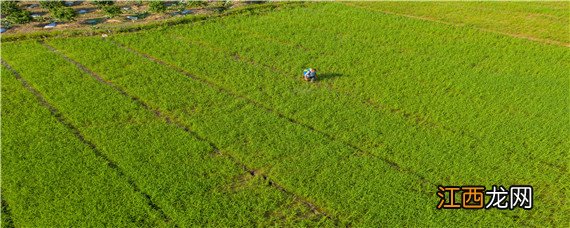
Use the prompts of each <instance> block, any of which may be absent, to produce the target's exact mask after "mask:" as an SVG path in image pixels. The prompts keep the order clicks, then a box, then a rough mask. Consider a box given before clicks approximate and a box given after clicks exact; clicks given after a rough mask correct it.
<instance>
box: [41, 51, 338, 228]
mask: <svg viewBox="0 0 570 228" xmlns="http://www.w3.org/2000/svg"><path fill="white" fill-rule="evenodd" d="M40 43H41V44H42V45H43V46H45V47H46V48H48V49H49V50H50V51H51V52H53V53H55V54H57V55H59V56H60V57H62V58H64V59H65V60H66V61H68V62H69V63H71V64H73V65H75V66H76V67H78V68H79V69H80V70H82V71H83V72H84V73H87V74H89V75H90V76H91V77H93V78H94V79H96V80H97V81H99V82H100V83H103V84H105V85H107V86H109V87H111V88H112V89H114V90H116V91H117V92H119V93H120V94H121V95H123V96H126V97H128V98H130V99H131V100H132V101H134V102H135V103H136V104H138V105H140V106H141V107H143V108H144V109H145V110H147V111H150V112H152V113H154V114H155V116H156V117H158V118H162V119H163V120H164V121H165V122H166V123H167V124H171V125H174V126H176V127H178V128H179V129H182V130H183V131H185V132H186V133H188V134H189V135H190V136H192V137H194V138H196V139H198V140H200V141H202V142H205V143H207V144H208V145H209V146H210V147H211V148H212V151H213V152H214V153H216V154H219V155H221V156H223V157H225V158H227V159H228V160H230V161H232V162H234V163H235V164H237V165H238V166H240V167H241V168H242V169H243V170H244V171H246V172H247V173H249V174H250V175H251V176H254V177H256V176H259V177H261V178H263V180H265V181H267V182H268V184H269V186H272V187H274V188H275V189H277V190H278V191H280V192H282V193H284V194H287V195H289V196H291V197H293V199H295V200H299V202H301V203H303V204H304V205H305V206H307V207H308V208H309V209H310V210H311V211H312V212H313V213H314V214H316V215H323V216H324V217H326V218H328V219H330V220H331V221H333V223H334V224H335V225H338V224H339V223H340V220H339V219H338V218H335V217H333V216H331V215H330V214H329V213H328V212H325V210H324V209H323V208H321V207H319V206H317V205H316V204H315V203H312V202H311V201H310V200H308V199H305V198H303V197H301V196H298V195H297V194H295V193H293V192H291V191H289V190H287V189H285V188H284V187H283V186H281V185H280V184H278V183H277V182H275V181H274V180H272V179H271V178H270V177H268V176H267V175H265V174H263V173H258V172H256V171H255V170H253V169H251V168H249V167H248V166H247V165H245V164H244V163H242V162H241V161H239V160H238V159H236V158H235V157H234V156H232V155H230V154H227V153H222V151H221V150H220V149H219V148H218V147H217V146H216V145H215V144H214V143H213V142H211V141H210V140H208V139H206V138H204V137H202V136H200V135H199V134H198V133H197V132H194V131H193V130H191V129H190V128H189V127H188V126H186V125H184V124H183V123H181V122H180V121H177V120H176V119H174V118H171V117H170V116H168V115H167V114H165V113H163V112H160V111H159V110H158V109H155V108H152V107H151V106H150V105H148V104H147V103H145V102H144V101H142V100H141V99H140V98H138V97H136V96H133V95H130V94H129V93H127V92H126V91H125V90H123V89H122V88H120V87H119V86H117V85H115V84H113V83H112V82H110V81H107V80H105V79H103V78H102V77H101V76H99V75H98V74H96V73H95V72H93V71H91V70H90V69H88V68H87V67H86V66H84V65H83V64H81V63H79V62H77V61H75V60H73V59H71V58H69V57H68V56H66V55H64V54H63V53H61V52H59V51H58V50H57V49H55V48H54V47H52V46H50V45H49V44H46V43H45V42H43V41H40Z"/></svg>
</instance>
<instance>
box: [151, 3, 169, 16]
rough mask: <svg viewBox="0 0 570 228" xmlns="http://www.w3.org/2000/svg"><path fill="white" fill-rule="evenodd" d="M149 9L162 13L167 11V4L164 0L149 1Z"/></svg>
mask: <svg viewBox="0 0 570 228" xmlns="http://www.w3.org/2000/svg"><path fill="white" fill-rule="evenodd" d="M148 7H149V10H150V11H151V12H155V13H162V12H164V11H166V6H165V5H164V3H163V2H162V1H154V2H149V3H148Z"/></svg>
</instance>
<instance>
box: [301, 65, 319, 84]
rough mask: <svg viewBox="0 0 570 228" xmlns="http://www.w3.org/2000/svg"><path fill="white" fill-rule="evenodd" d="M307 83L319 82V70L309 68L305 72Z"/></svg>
mask: <svg viewBox="0 0 570 228" xmlns="http://www.w3.org/2000/svg"><path fill="white" fill-rule="evenodd" d="M303 77H304V78H305V81H310V82H314V81H316V80H317V70H316V69H315V68H307V69H305V70H304V71H303Z"/></svg>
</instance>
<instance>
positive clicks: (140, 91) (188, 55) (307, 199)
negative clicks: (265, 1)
mask: <svg viewBox="0 0 570 228" xmlns="http://www.w3.org/2000/svg"><path fill="white" fill-rule="evenodd" d="M359 4H360V3H359ZM426 4H427V3H426ZM449 4H451V3H449ZM455 4H456V3H455ZM473 4H474V3H473ZM473 4H468V5H473ZM481 4H482V3H481ZM351 5H352V4H351ZM387 5H390V4H388V3H375V4H373V3H370V4H369V5H368V4H367V5H366V7H365V8H361V7H360V6H359V7H352V6H351V7H347V6H346V5H344V4H340V3H331V4H321V3H319V4H307V5H306V6H305V7H293V8H287V9H282V10H279V11H276V12H272V13H267V14H260V15H235V16H232V17H224V18H216V19H212V20H208V21H203V22H199V23H194V24H192V25H178V26H172V27H163V28H158V29H154V30H147V31H141V32H136V33H130V34H120V35H115V36H111V37H109V38H106V39H101V38H97V37H91V38H88V37H80V38H66V39H51V40H47V41H46V42H47V44H48V45H50V46H53V47H54V48H55V49H56V50H57V53H54V52H52V51H50V50H49V48H47V47H45V46H42V45H41V44H39V43H36V42H14V43H9V44H4V45H3V47H2V48H3V49H2V50H3V51H2V54H3V59H4V60H5V61H6V62H8V63H9V64H10V65H12V66H13V67H14V69H16V71H18V72H20V73H21V75H22V77H24V78H25V79H26V80H28V81H30V84H32V85H33V86H34V87H36V88H37V89H38V91H39V92H40V93H41V94H42V95H43V96H45V98H46V100H47V101H48V102H49V103H50V104H53V106H54V107H56V108H57V109H58V110H60V111H61V113H62V114H63V116H65V118H66V119H68V120H69V122H71V123H72V124H73V125H74V126H76V127H77V129H79V131H80V132H81V133H82V134H84V135H85V138H86V139H88V140H89V141H91V142H92V143H93V144H94V145H95V146H96V147H97V148H98V149H99V150H100V151H101V152H102V153H103V154H105V155H106V156H108V157H109V159H110V160H112V161H114V162H116V164H117V166H118V167H121V169H123V170H124V173H125V175H126V176H128V177H130V178H132V180H133V182H134V184H136V186H139V187H140V190H141V192H145V193H147V194H148V195H149V196H150V198H151V199H152V201H153V202H155V203H156V205H157V206H158V207H159V208H160V209H161V210H162V211H163V212H164V214H165V215H167V216H168V217H170V218H171V220H168V219H167V222H169V223H170V224H178V225H182V226H188V225H193V224H209V225H213V226H226V225H255V224H257V225H260V224H266V225H267V224H273V225H279V224H281V225H284V224H288V225H299V224H305V225H316V224H320V225H324V226H330V225H333V224H335V223H340V225H356V226H378V225H387V224H389V225H392V226H404V225H406V226H454V225H478V226H484V225H497V224H500V225H502V226H516V225H530V226H537V225H545V224H547V225H553V226H556V225H562V226H563V225H564V224H565V223H567V221H568V215H567V214H568V213H566V212H568V210H569V207H568V206H567V205H566V203H565V202H566V201H567V198H566V194H565V192H564V191H565V189H566V188H567V187H568V184H567V183H568V177H567V176H568V175H567V163H568V161H567V157H568V154H567V152H568V150H569V148H570V145H569V144H568V142H567V140H566V139H567V138H568V134H569V132H568V128H567V126H568V124H569V121H568V118H567V116H568V113H569V109H568V105H567V104H568V98H569V97H570V93H569V90H568V88H569V87H568V76H567V72H568V71H569V70H570V65H569V64H568V63H566V62H565V61H563V60H565V59H568V57H569V54H570V53H569V52H568V49H567V47H564V46H559V45H553V44H551V43H541V42H539V41H536V40H535V41H531V40H527V39H521V38H517V37H513V36H508V35H503V34H499V33H495V32H489V31H487V30H489V29H491V30H501V29H502V26H501V25H496V27H495V28H488V27H484V26H483V25H479V24H477V23H478V22H477V19H476V18H478V15H473V17H471V20H472V21H474V22H473V23H474V26H467V27H465V26H463V27H462V26H454V25H449V24H445V23H435V22H433V21H429V20H418V19H415V18H410V17H402V16H398V15H392V14H386V13H382V12H378V11H377V10H375V9H382V10H385V9H384V8H382V7H386V6H387ZM424 5H425V4H424ZM538 5H539V4H538V3H537V4H533V5H529V6H528V7H526V8H525V6H524V5H522V4H518V5H516V4H512V5H507V4H503V3H501V4H500V6H497V7H499V8H501V7H506V8H508V9H511V10H515V11H516V12H531V11H533V10H535V9H536V7H538ZM396 6H397V5H396ZM420 6H421V5H419V6H418V7H420ZM485 6H487V7H494V6H493V5H492V4H491V3H486V4H485ZM425 7H427V6H425ZM449 7H450V8H453V7H455V5H453V6H449ZM544 7H545V8H552V5H551V4H550V3H548V4H544ZM438 9H440V8H438V7H435V6H434V7H432V10H431V11H429V12H435V13H433V14H434V17H436V16H437V15H440V13H438V12H440V11H438ZM549 12H550V11H549ZM553 12H557V11H556V10H555V9H554V11H553ZM523 14H524V13H520V15H523ZM291 15H295V16H291ZM339 15H340V16H339ZM446 15H447V16H448V17H451V16H449V15H448V14H446ZM441 17H442V18H443V17H444V16H441ZM500 18H501V17H500V16H497V18H496V19H497V20H500ZM438 20H444V19H441V18H440V19H438ZM508 23H515V22H514V21H510V22H508ZM537 23H538V22H537ZM482 28H483V29H484V30H481V29H482ZM501 31H503V30H501ZM504 31H506V32H509V30H504ZM517 31H520V29H517ZM545 33H548V34H553V33H555V32H553V31H548V32H545ZM556 35H557V34H554V35H553V36H556ZM558 35H559V34H558ZM537 37H538V35H537ZM542 38H545V37H542ZM547 38H548V37H547ZM545 39H546V38H545ZM549 39H550V38H549ZM58 53H59V54H58ZM62 55H63V56H67V57H69V58H70V59H72V61H77V62H79V63H80V64H81V65H82V67H85V68H86V69H88V70H89V71H91V72H93V73H94V74H95V75H96V76H97V77H100V79H99V81H98V80H96V79H94V78H93V77H92V76H93V75H89V74H88V73H85V72H83V71H81V69H80V68H81V67H79V68H78V67H77V66H75V65H74V64H73V63H70V62H69V61H66V60H65V59H64V58H62ZM36 62H37V63H39V62H41V63H42V64H34V65H31V64H30V63H36ZM306 67H315V68H317V69H319V73H320V76H321V78H320V80H319V82H318V83H315V84H309V83H305V82H303V81H301V80H300V72H301V71H302V69H304V68H306ZM3 73H4V72H3ZM3 90H4V89H3ZM3 110H4V109H3ZM155 112H158V113H160V115H159V116H157V115H155ZM164 117H168V121H165V119H164ZM183 128H187V129H189V131H191V132H193V133H191V134H188V132H187V131H185V130H184V129H183ZM211 145H215V146H216V148H218V149H219V150H220V151H221V154H216V153H214V151H212V147H211ZM14 160H17V159H14ZM240 165H245V166H246V169H247V170H248V171H250V172H253V173H255V175H254V176H253V177H252V176H251V175H249V174H247V171H244V170H243V169H242V168H240ZM266 178H269V179H270V180H269V182H271V185H268V180H264V179H266ZM181 180H188V181H181ZM190 180H191V181H190ZM472 184H477V185H484V186H486V187H487V188H490V187H491V185H506V186H509V185H515V184H530V185H532V186H533V187H534V189H535V195H534V197H535V198H534V200H535V208H533V210H530V211H523V210H514V211H498V210H476V211H470V210H459V211H436V210H435V205H436V204H437V202H438V198H437V196H435V192H436V190H437V185H472ZM554 186H558V187H559V188H557V187H554ZM3 189H4V186H3ZM4 195H5V193H3V196H4ZM11 197H12V196H11V195H10V194H7V195H6V198H7V199H10V198H11ZM8 203H9V204H10V205H11V204H12V203H11V202H8ZM307 205H313V206H314V207H317V208H316V211H317V212H315V211H314V210H310V209H309V207H310V206H307ZM394 211H397V213H394ZM322 213H324V214H325V215H326V216H324V215H323V214H322ZM19 216H20V215H19V213H16V212H15V211H14V210H12V217H13V220H14V223H15V224H19V221H20V220H18V219H19ZM163 220H164V219H163Z"/></svg>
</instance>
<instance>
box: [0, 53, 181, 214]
mask: <svg viewBox="0 0 570 228" xmlns="http://www.w3.org/2000/svg"><path fill="white" fill-rule="evenodd" d="M2 65H4V66H5V67H6V68H7V69H8V70H10V71H11V72H12V73H13V74H14V76H15V77H16V79H18V80H19V81H20V82H21V83H22V86H24V87H25V88H26V89H27V90H28V91H29V92H30V93H32V94H34V96H35V97H36V98H37V99H38V101H39V102H40V104H41V105H42V106H44V107H45V108H47V109H48V110H49V111H50V112H51V114H52V115H53V116H54V117H55V118H56V119H57V120H58V121H59V122H60V123H61V124H63V125H64V126H65V127H67V129H68V130H69V131H70V132H72V133H73V134H74V135H75V137H77V138H78V139H79V141H81V142H82V143H84V144H85V145H87V146H88V147H89V148H90V149H91V150H93V152H94V153H95V155H96V156H98V157H100V158H102V159H103V160H104V161H105V162H106V163H107V166H109V168H111V169H112V170H114V171H115V172H116V173H117V174H118V176H120V177H121V178H124V179H125V180H126V181H127V182H128V183H129V185H131V187H132V188H133V190H134V191H135V192H138V193H139V194H141V195H142V196H143V197H144V198H145V199H146V201H147V204H148V205H149V206H150V207H151V208H152V209H153V210H155V211H157V212H158V213H159V215H160V217H161V218H162V219H163V220H164V221H166V222H170V221H172V219H171V218H170V217H169V216H168V215H167V214H166V213H164V211H163V210H162V208H160V207H159V206H158V205H157V204H156V203H154V202H153V201H152V198H151V197H150V195H148V194H147V193H145V192H143V191H142V190H141V189H140V188H139V187H138V186H137V184H136V183H135V181H133V179H132V178H131V177H129V176H128V175H126V174H125V172H124V171H123V170H122V169H121V167H119V166H118V165H117V164H116V163H115V162H114V161H113V160H111V159H110V158H109V157H107V156H106V155H105V154H103V153H101V152H100V151H99V149H97V147H96V146H95V144H93V143H92V142H90V141H89V140H87V139H86V138H85V136H83V134H82V133H81V132H80V131H79V129H77V127H75V126H74V125H73V124H72V123H71V122H70V121H68V120H67V119H66V118H65V116H63V114H62V113H61V112H60V111H59V110H58V109H57V108H55V107H54V106H53V105H51V104H50V103H49V102H48V101H47V100H46V99H45V98H44V96H43V95H42V94H41V93H40V92H39V91H38V90H37V89H35V88H34V87H33V86H32V85H31V84H30V83H28V81H26V80H25V79H24V78H22V76H21V75H20V74H19V73H18V72H17V71H16V70H14V69H13V68H12V67H11V66H10V65H8V63H6V62H5V61H4V60H2Z"/></svg>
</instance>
